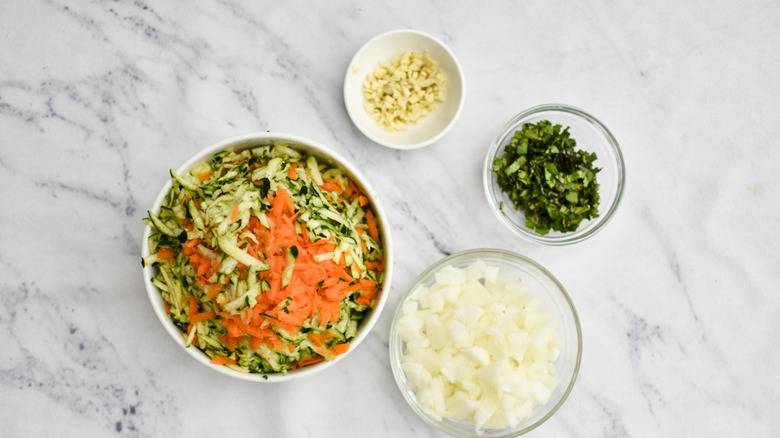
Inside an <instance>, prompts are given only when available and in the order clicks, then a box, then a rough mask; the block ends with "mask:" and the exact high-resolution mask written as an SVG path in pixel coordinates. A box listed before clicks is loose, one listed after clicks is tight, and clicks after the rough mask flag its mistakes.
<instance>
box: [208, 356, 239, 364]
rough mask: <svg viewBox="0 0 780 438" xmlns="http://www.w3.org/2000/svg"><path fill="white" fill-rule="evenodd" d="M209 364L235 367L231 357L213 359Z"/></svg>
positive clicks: (234, 361)
mask: <svg viewBox="0 0 780 438" xmlns="http://www.w3.org/2000/svg"><path fill="white" fill-rule="evenodd" d="M211 363H212V364H214V365H235V364H236V360H235V359H233V358H232V357H215V358H214V359H211Z"/></svg>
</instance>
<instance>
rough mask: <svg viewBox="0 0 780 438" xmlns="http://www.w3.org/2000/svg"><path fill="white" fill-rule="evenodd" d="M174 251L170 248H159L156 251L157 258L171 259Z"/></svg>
mask: <svg viewBox="0 0 780 438" xmlns="http://www.w3.org/2000/svg"><path fill="white" fill-rule="evenodd" d="M174 255H175V254H174V252H173V250H172V249H161V250H159V251H157V258H160V259H166V260H173V256H174Z"/></svg>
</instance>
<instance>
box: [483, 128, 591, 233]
mask: <svg viewBox="0 0 780 438" xmlns="http://www.w3.org/2000/svg"><path fill="white" fill-rule="evenodd" d="M576 146H577V142H576V141H575V140H574V139H573V138H571V137H570V135H569V128H568V127H566V128H565V129H562V126H561V125H558V124H556V125H553V124H552V123H551V122H550V121H549V120H542V121H540V122H538V123H536V124H533V123H525V124H523V127H522V128H521V130H519V131H515V134H514V136H513V137H512V140H511V141H510V142H509V144H507V145H506V146H505V147H504V153H503V154H502V155H500V156H498V157H496V158H495V159H494V160H493V166H492V168H491V170H492V171H493V173H495V174H496V177H497V181H498V186H499V187H500V188H501V190H503V191H504V192H505V193H507V195H508V196H509V199H510V200H511V201H512V204H513V205H514V208H515V210H522V211H523V213H524V214H525V223H526V226H527V227H528V228H531V229H533V230H534V231H536V232H537V233H539V234H542V235H545V234H547V233H549V232H550V230H553V231H560V232H570V231H575V230H577V228H578V227H579V225H580V223H581V222H582V221H583V220H585V219H593V218H595V217H598V215H599V213H598V206H599V184H598V181H597V179H596V174H597V173H598V172H599V171H601V168H597V167H594V165H593V163H594V162H595V161H596V159H597V157H596V154H595V153H589V152H586V151H583V150H579V149H575V148H576ZM500 208H501V210H503V208H504V205H503V202H502V203H501V206H500Z"/></svg>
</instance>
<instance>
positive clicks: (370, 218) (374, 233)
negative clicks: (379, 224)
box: [366, 210, 379, 242]
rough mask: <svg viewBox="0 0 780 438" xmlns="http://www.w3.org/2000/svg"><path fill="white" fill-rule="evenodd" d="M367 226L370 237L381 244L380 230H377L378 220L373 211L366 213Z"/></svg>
mask: <svg viewBox="0 0 780 438" xmlns="http://www.w3.org/2000/svg"><path fill="white" fill-rule="evenodd" d="M366 225H368V235H369V236H371V238H373V239H374V241H376V242H379V230H377V228H376V219H375V218H374V213H373V212H372V211H371V210H368V211H366Z"/></svg>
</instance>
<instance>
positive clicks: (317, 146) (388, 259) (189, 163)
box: [141, 131, 393, 382]
mask: <svg viewBox="0 0 780 438" xmlns="http://www.w3.org/2000/svg"><path fill="white" fill-rule="evenodd" d="M255 141H270V142H273V141H279V142H291V143H297V144H301V145H305V146H306V147H309V148H311V149H312V150H314V151H316V152H315V155H316V154H320V155H322V156H324V157H328V158H330V159H332V160H333V161H334V163H333V164H334V165H338V166H339V167H341V168H342V169H344V170H346V171H347V172H348V173H349V174H350V177H352V178H353V179H355V180H356V181H355V182H356V183H357V184H359V185H360V186H361V187H362V188H363V190H364V192H365V194H366V196H367V197H368V198H369V199H370V200H371V201H370V202H371V206H372V207H373V209H374V212H375V213H376V216H377V218H379V219H380V220H378V221H377V222H378V224H379V227H380V230H381V233H382V236H383V245H384V252H385V280H384V283H383V285H382V290H381V292H380V296H379V301H377V303H376V305H375V306H374V308H373V309H372V310H371V313H370V314H369V316H368V317H367V318H366V319H364V320H363V321H362V322H361V327H360V330H359V332H358V334H357V335H356V336H355V337H354V338H352V339H351V340H350V346H349V350H348V351H347V352H346V353H344V354H341V355H339V356H337V357H336V358H335V359H334V360H332V361H323V362H319V363H316V364H313V365H309V366H306V367H302V368H299V369H296V370H290V371H288V372H286V373H269V374H259V373H242V372H238V371H235V370H232V369H230V368H228V367H226V366H223V365H214V364H212V363H210V362H209V358H208V356H206V354H205V353H203V352H202V351H201V350H200V349H198V348H197V347H186V346H185V345H184V340H183V339H182V333H181V331H180V330H179V329H178V328H177V327H176V326H175V325H174V324H173V322H172V321H171V319H170V318H169V317H168V316H167V315H166V314H165V310H164V305H163V304H162V297H161V296H160V291H159V290H158V289H157V288H156V287H154V285H152V283H151V281H149V280H150V279H151V277H152V275H153V273H154V269H153V267H152V266H145V267H144V268H143V270H142V274H143V276H144V286H145V287H146V293H147V297H148V298H149V301H150V303H151V304H152V308H153V310H154V313H155V315H156V316H157V319H159V320H160V322H161V323H162V325H163V327H164V328H165V331H166V332H167V333H168V334H169V335H170V336H171V338H173V340H174V341H175V342H176V343H177V344H178V345H179V346H181V347H182V348H183V349H184V350H185V351H186V352H187V353H188V354H189V355H190V356H192V357H193V358H195V359H196V360H197V361H198V362H200V363H201V364H203V365H205V366H207V367H209V368H210V369H212V370H214V371H217V372H219V373H221V374H224V375H227V376H231V377H235V378H239V379H242V380H247V381H252V382H286V381H291V380H296V379H300V378H302V377H306V376H309V375H312V374H314V373H317V372H319V371H322V370H324V369H326V368H329V367H331V366H333V365H334V364H336V363H338V362H340V361H342V360H344V359H345V358H346V357H347V356H349V354H350V353H352V352H353V351H354V350H355V349H356V348H357V346H358V345H359V344H360V343H361V342H362V341H363V340H364V339H365V338H366V337H367V336H368V334H369V332H370V331H371V329H372V328H373V327H374V325H375V324H376V322H377V320H378V319H379V317H380V315H381V313H382V310H383V308H384V307H385V304H386V303H387V300H388V298H389V295H390V285H391V280H392V273H393V248H392V238H391V236H390V226H389V224H388V223H387V215H386V214H385V211H384V209H383V207H382V205H381V203H380V202H379V197H378V196H377V194H376V192H375V191H374V189H373V188H372V186H371V185H370V184H369V183H368V180H367V179H366V178H365V177H364V176H363V175H362V173H361V172H360V171H358V169H357V168H355V167H354V166H353V165H352V164H351V163H350V162H349V161H348V160H347V159H345V158H344V157H343V156H341V155H340V154H338V153H337V152H335V151H333V150H332V149H330V148H328V147H326V146H324V145H322V144H321V143H319V142H316V141H313V140H310V139H308V138H305V137H301V136H298V135H293V134H286V133H281V132H274V131H257V132H249V133H246V134H239V135H235V136H232V137H227V138H224V139H222V140H218V141H216V142H214V143H212V144H211V145H209V146H207V147H205V148H203V149H201V150H200V151H198V152H196V153H195V154H194V155H192V156H190V158H188V159H187V160H186V161H185V162H184V163H182V164H181V165H180V166H179V167H178V168H177V169H176V170H175V171H176V172H177V173H184V172H186V171H188V170H189V169H190V168H192V167H193V166H194V165H196V164H198V163H200V162H202V161H204V160H207V159H209V158H211V157H212V155H213V154H214V153H216V152H217V151H220V150H222V149H225V148H231V147H235V149H238V150H240V149H243V148H245V147H250V146H252V143H253V142H255ZM255 145H257V144H255ZM293 147H294V146H293ZM171 186H172V181H171V179H170V178H169V179H168V180H167V181H166V183H165V184H164V185H163V187H162V189H161V190H160V192H159V193H158V195H157V197H156V198H155V200H154V202H153V204H152V207H151V209H150V211H155V212H157V211H159V209H160V206H161V205H162V202H163V200H164V198H165V196H166V195H167V194H168V192H169V191H170V189H171ZM150 235H151V227H150V226H149V225H147V226H146V227H144V232H143V237H142V243H141V256H142V257H143V256H145V255H147V254H149V236H150Z"/></svg>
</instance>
